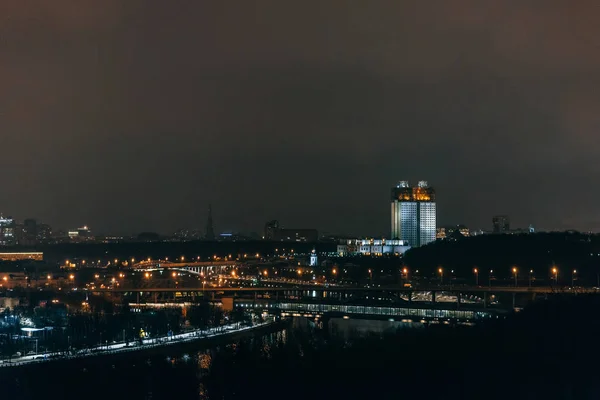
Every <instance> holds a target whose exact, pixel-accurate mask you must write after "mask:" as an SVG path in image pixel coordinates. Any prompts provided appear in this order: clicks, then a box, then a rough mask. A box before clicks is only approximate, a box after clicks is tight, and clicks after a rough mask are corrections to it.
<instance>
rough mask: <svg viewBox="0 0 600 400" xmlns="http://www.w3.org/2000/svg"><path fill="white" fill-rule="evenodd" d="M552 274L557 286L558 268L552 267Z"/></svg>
mask: <svg viewBox="0 0 600 400" xmlns="http://www.w3.org/2000/svg"><path fill="white" fill-rule="evenodd" d="M552 273H553V274H554V283H555V284H556V285H558V268H556V267H553V268H552Z"/></svg>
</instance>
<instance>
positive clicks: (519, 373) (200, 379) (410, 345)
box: [0, 296, 600, 400]
mask: <svg viewBox="0 0 600 400" xmlns="http://www.w3.org/2000/svg"><path fill="white" fill-rule="evenodd" d="M599 300H600V299H599V298H598V297H588V296H582V297H579V298H571V299H555V300H552V301H549V302H547V303H540V304H538V305H536V306H535V307H532V308H531V309H529V310H526V311H524V312H522V313H520V314H518V315H516V316H515V317H514V318H511V319H510V320H509V321H508V322H504V323H499V324H496V325H488V326H481V327H476V328H452V327H448V326H438V327H436V328H427V329H421V330H416V329H415V330H412V329H408V330H403V331H401V332H399V333H398V334H397V335H393V336H389V337H385V338H379V337H377V338H375V337H373V338H363V339H360V340H359V339H355V340H352V341H351V342H350V343H349V342H344V341H342V340H340V339H337V338H336V337H330V336H329V335H328V334H327V332H325V331H318V330H311V329H310V327H308V328H306V326H307V325H306V324H305V323H302V321H299V320H298V321H295V322H296V323H295V324H294V326H293V327H287V328H285V329H283V330H281V331H277V332H271V333H262V334H259V335H255V336H253V337H245V338H238V339H236V340H234V341H233V342H232V343H229V344H225V343H220V344H219V343H213V344H211V345H210V346H209V348H206V345H205V346H202V345H201V344H197V345H194V346H192V347H186V348H178V349H172V348H165V349H164V351H162V352H158V353H157V352H155V353H148V354H146V353H144V354H142V353H140V354H135V355H132V356H131V357H120V358H114V359H112V358H108V359H103V360H102V361H99V360H89V361H85V362H75V363H70V364H63V365H61V368H54V367H51V366H49V365H48V366H38V367H35V368H28V369H22V370H20V371H17V370H10V369H0V388H1V389H0V390H1V391H2V395H1V398H2V399H4V398H6V399H40V398H51V399H129V400H135V399H171V398H177V399H236V398H240V399H271V398H273V399H275V398H277V399H299V398H303V399H321V398H322V399H337V398H349V399H359V398H365V399H366V398H373V399H392V398H393V399H402V398H407V399H408V398H414V397H418V398H422V399H428V398H435V399H437V398H440V399H441V398H445V399H448V398H450V399H466V398H468V399H496V398H500V399H521V398H523V399H598V398H600V383H599V382H600V381H599V380H598V378H597V376H598V373H599V372H600V359H599V356H600V350H599V347H600V345H599V341H600V301H599Z"/></svg>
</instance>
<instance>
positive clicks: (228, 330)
mask: <svg viewBox="0 0 600 400" xmlns="http://www.w3.org/2000/svg"><path fill="white" fill-rule="evenodd" d="M287 324H288V321H286V320H282V321H269V322H263V323H259V324H256V325H253V326H244V327H239V326H237V324H234V325H224V326H222V327H218V328H213V329H209V330H204V331H203V330H195V331H191V332H186V333H181V334H178V335H173V336H171V337H161V338H155V339H144V341H143V344H141V345H134V343H132V342H129V343H115V344H111V345H108V346H98V347H95V348H92V349H89V352H85V353H79V354H76V355H66V354H57V353H48V354H38V355H32V356H25V357H20V358H17V359H14V360H11V361H10V362H8V361H4V362H2V363H0V367H5V368H10V367H12V368H18V367H28V366H41V365H45V364H48V363H52V364H55V363H60V362H62V363H64V362H72V361H83V360H89V359H99V358H105V357H119V356H128V355H130V353H132V352H137V353H142V352H148V353H154V352H157V351H162V349H164V348H167V347H173V346H179V347H182V346H186V345H190V344H193V345H194V346H197V345H198V343H202V344H206V346H212V345H215V344H220V343H222V342H227V341H231V340H237V339H239V338H241V337H244V336H247V335H250V334H260V335H262V334H264V333H267V332H270V331H273V330H279V329H282V328H284V327H285V326H286V325H287Z"/></svg>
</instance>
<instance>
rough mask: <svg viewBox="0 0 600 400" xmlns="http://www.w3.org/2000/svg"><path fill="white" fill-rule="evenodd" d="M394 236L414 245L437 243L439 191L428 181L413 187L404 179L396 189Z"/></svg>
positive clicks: (394, 194)
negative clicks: (436, 197)
mask: <svg viewBox="0 0 600 400" xmlns="http://www.w3.org/2000/svg"><path fill="white" fill-rule="evenodd" d="M391 200H392V239H401V240H405V241H407V242H408V244H409V245H410V246H412V247H419V246H423V245H425V244H427V243H429V242H433V241H434V240H435V236H436V203H435V190H434V189H433V188H431V187H429V185H428V184H427V182H426V181H419V183H418V184H417V186H415V187H411V186H410V185H409V183H408V181H401V182H399V183H398V185H396V187H394V188H392V198H391Z"/></svg>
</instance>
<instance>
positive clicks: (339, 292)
mask: <svg viewBox="0 0 600 400" xmlns="http://www.w3.org/2000/svg"><path fill="white" fill-rule="evenodd" d="M93 292H99V293H114V294H122V295H124V296H135V298H136V300H138V302H139V299H140V298H142V299H144V297H152V298H154V300H155V301H157V300H158V299H159V298H161V300H163V301H164V300H169V299H179V300H184V301H185V300H194V299H196V298H204V297H209V298H211V299H218V298H221V297H234V298H240V299H252V300H253V301H256V300H258V299H275V300H277V301H280V300H281V301H284V300H293V301H301V300H304V299H308V300H310V301H312V302H314V301H321V302H328V301H330V300H335V301H338V302H342V303H356V302H357V301H358V302H361V301H369V302H375V301H379V302H387V303H388V304H396V303H403V305H405V304H404V303H407V304H412V303H428V304H429V303H430V304H437V303H455V307H454V308H461V307H464V306H465V305H469V306H471V307H477V308H483V309H488V308H503V309H511V308H512V309H515V308H520V307H523V306H524V305H526V304H528V303H529V302H531V301H535V300H538V299H539V298H547V297H548V296H552V295H581V294H589V293H596V294H598V293H600V290H598V288H556V287H482V286H431V287H411V288H406V287H342V286H335V287H327V286H323V285H295V286H293V287H290V286H289V285H287V287H281V286H277V285H270V286H260V287H259V286H251V287H214V286H203V287H186V288H126V287H117V288H114V289H94V290H93Z"/></svg>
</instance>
